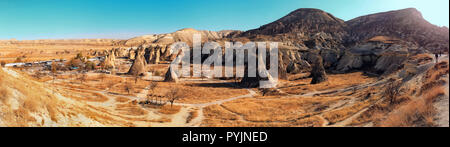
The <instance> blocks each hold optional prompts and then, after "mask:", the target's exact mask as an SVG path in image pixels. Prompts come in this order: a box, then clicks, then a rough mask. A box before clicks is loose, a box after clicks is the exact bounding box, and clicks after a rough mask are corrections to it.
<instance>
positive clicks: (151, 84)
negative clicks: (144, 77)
mask: <svg viewBox="0 0 450 147" xmlns="http://www.w3.org/2000/svg"><path fill="white" fill-rule="evenodd" d="M156 87H158V82H154V81H152V82H150V85H149V86H148V90H150V91H152V94H153V93H154V90H155V89H156Z"/></svg>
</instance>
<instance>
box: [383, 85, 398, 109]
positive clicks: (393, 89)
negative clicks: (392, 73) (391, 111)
mask: <svg viewBox="0 0 450 147" xmlns="http://www.w3.org/2000/svg"><path fill="white" fill-rule="evenodd" d="M400 88H401V83H400V82H397V81H395V80H393V79H391V80H390V81H389V83H388V84H387V85H386V89H385V91H384V96H385V97H386V98H387V99H388V100H389V102H390V104H394V103H395V101H396V99H397V97H398V96H399V95H400Z"/></svg>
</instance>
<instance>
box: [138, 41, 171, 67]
mask: <svg viewBox="0 0 450 147" xmlns="http://www.w3.org/2000/svg"><path fill="white" fill-rule="evenodd" d="M168 48H169V47H168V46H165V45H150V46H149V47H147V48H146V49H145V55H144V56H145V60H146V61H147V63H149V64H159V62H160V61H163V60H167V59H168V58H170V57H169V56H170V53H168V50H169V49H168ZM166 52H167V53H166ZM161 55H162V56H161Z"/></svg>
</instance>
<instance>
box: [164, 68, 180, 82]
mask: <svg viewBox="0 0 450 147" xmlns="http://www.w3.org/2000/svg"><path fill="white" fill-rule="evenodd" d="M164 82H175V83H178V82H179V79H178V75H177V73H176V72H175V71H174V70H172V68H169V69H168V70H167V72H166V75H165V76H164Z"/></svg>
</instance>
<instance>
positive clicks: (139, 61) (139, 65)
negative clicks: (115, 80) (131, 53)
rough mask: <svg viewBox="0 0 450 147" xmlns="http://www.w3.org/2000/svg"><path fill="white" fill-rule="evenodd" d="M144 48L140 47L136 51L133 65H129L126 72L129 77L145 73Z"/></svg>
mask: <svg viewBox="0 0 450 147" xmlns="http://www.w3.org/2000/svg"><path fill="white" fill-rule="evenodd" d="M144 54H145V47H143V46H140V47H138V49H137V50H136V55H135V57H136V59H134V61H133V65H131V68H130V70H129V71H128V74H129V75H141V74H143V73H144V72H146V65H147V62H146V61H145V59H144Z"/></svg>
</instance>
